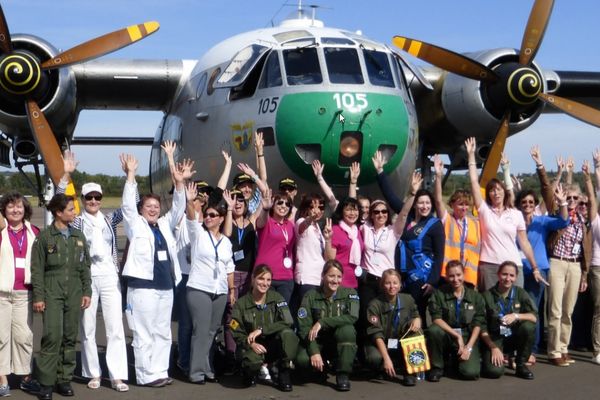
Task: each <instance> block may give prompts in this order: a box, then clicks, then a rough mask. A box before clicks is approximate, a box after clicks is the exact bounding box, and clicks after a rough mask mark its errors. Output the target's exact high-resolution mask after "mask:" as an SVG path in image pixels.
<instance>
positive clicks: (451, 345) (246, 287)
mask: <svg viewBox="0 0 600 400" xmlns="http://www.w3.org/2000/svg"><path fill="white" fill-rule="evenodd" d="M465 146H466V150H467V154H468V166H469V176H470V179H471V190H470V192H469V191H466V190H458V191H456V192H455V193H454V194H453V195H451V197H450V199H449V203H448V205H449V208H450V210H449V211H448V210H447V209H446V205H445V204H444V203H443V200H442V193H441V177H442V174H443V164H442V163H441V161H440V160H439V158H437V157H436V158H435V159H434V170H435V174H436V178H437V179H436V182H435V191H434V193H430V192H429V191H427V190H425V189H422V188H421V185H422V178H421V176H420V174H419V173H415V174H413V176H412V179H411V182H410V186H409V189H408V191H407V192H408V193H407V195H406V197H405V198H402V199H401V198H399V197H398V196H397V195H396V193H395V191H394V189H395V188H393V187H392V185H391V184H390V182H389V180H388V177H387V176H386V174H385V172H384V168H385V161H386V160H385V159H384V157H383V156H382V154H380V153H379V152H377V153H376V154H375V155H374V156H373V166H374V168H375V170H376V172H377V182H378V184H379V187H380V189H381V192H382V194H383V199H375V200H372V201H371V200H369V199H366V198H359V197H358V196H356V189H357V188H356V185H357V182H358V178H359V176H360V167H359V165H358V164H354V165H352V167H351V168H350V185H349V188H350V190H349V196H348V197H344V198H343V199H341V200H340V201H338V200H337V199H336V198H335V196H334V195H333V192H332V191H331V189H330V188H329V187H328V185H327V183H326V182H325V180H324V178H323V170H324V166H323V165H321V164H320V163H318V162H315V163H313V170H314V172H315V177H316V179H317V182H318V183H319V185H320V186H321V188H322V189H323V191H324V196H323V195H321V194H317V193H312V194H306V195H304V196H302V199H301V201H300V204H299V207H298V208H296V207H295V206H294V204H293V200H294V198H295V196H296V194H297V185H296V183H295V181H294V180H293V179H290V178H287V179H283V180H281V181H280V182H279V191H277V192H275V193H274V192H273V191H272V190H271V189H270V188H269V187H268V185H267V176H266V164H265V159H264V152H263V141H262V137H261V136H260V134H258V135H256V137H255V150H256V163H257V167H258V173H255V172H254V170H253V169H252V168H250V167H249V166H248V165H246V164H239V165H238V168H239V169H240V171H241V173H240V174H238V175H236V176H235V178H234V180H233V183H234V187H233V188H232V190H226V189H225V187H226V183H227V181H228V179H229V174H230V170H231V158H230V157H229V155H228V154H225V153H224V159H225V168H224V171H223V174H222V175H221V177H220V179H219V183H218V185H217V187H216V188H214V189H213V188H210V187H209V186H208V185H207V184H206V182H204V181H196V182H192V181H190V179H191V177H192V175H193V174H194V173H195V171H193V162H191V161H190V160H183V161H182V162H181V163H177V162H175V160H174V157H173V155H174V152H175V144H174V143H171V142H166V143H165V144H163V150H164V151H165V153H166V156H167V158H168V160H169V165H170V169H171V176H172V180H173V185H174V190H173V202H172V205H171V208H170V210H169V211H168V212H167V213H166V214H165V215H163V216H161V198H160V197H159V196H157V195H154V194H149V195H144V196H142V197H141V199H140V198H139V195H138V193H137V185H136V182H135V172H136V170H137V166H138V163H137V160H136V159H135V158H134V157H133V156H130V155H122V156H121V160H120V161H121V165H122V167H123V170H124V172H125V173H126V175H127V180H126V183H125V188H124V191H123V203H122V207H121V208H120V209H118V210H116V211H115V212H113V213H110V214H106V215H105V214H103V213H102V212H101V210H100V208H101V200H102V188H101V187H100V186H99V185H97V184H95V183H86V184H84V185H83V187H82V196H83V197H82V200H83V203H84V210H83V211H82V213H81V214H80V215H78V216H77V215H76V214H75V212H74V209H73V208H74V204H73V203H74V202H73V200H74V199H73V198H72V197H69V196H65V195H64V194H59V195H57V197H55V199H53V200H52V201H51V202H50V204H49V207H50V209H51V210H52V212H53V215H54V218H55V219H54V223H53V225H52V227H50V228H49V229H47V230H45V231H44V232H42V234H39V231H38V230H37V229H36V228H35V227H33V226H31V225H30V224H29V223H28V222H27V220H28V217H29V216H30V215H31V208H30V206H29V204H28V203H27V201H26V199H25V198H23V197H22V196H19V195H18V194H10V195H8V194H7V195H5V196H4V197H3V198H2V201H1V202H0V212H2V215H3V216H4V219H5V223H4V225H5V227H3V229H2V233H1V236H0V252H1V254H0V255H1V258H0V260H2V261H1V262H0V315H2V316H7V318H11V320H12V321H14V323H13V324H12V325H11V326H12V328H10V327H9V328H8V329H12V330H13V331H12V333H11V334H9V335H3V336H2V337H0V352H2V353H1V354H5V355H6V357H4V356H2V357H0V358H1V359H2V363H1V364H0V395H2V394H3V393H4V394H7V393H8V391H9V388H8V384H7V380H6V375H8V374H10V373H15V374H19V375H24V376H25V377H24V378H23V380H22V382H21V387H22V388H23V389H26V390H29V391H32V392H36V393H38V395H39V396H40V398H42V399H46V400H47V399H51V398H52V390H53V387H55V388H56V391H58V392H59V393H61V394H63V395H72V394H73V390H72V388H71V386H70V383H69V382H70V380H71V375H72V371H73V368H74V365H75V364H74V358H72V357H73V355H74V350H73V349H74V343H75V339H76V336H77V331H78V329H79V326H80V332H81V338H82V373H83V375H84V376H85V377H87V378H89V382H88V387H89V388H90V389H97V388H99V387H100V386H101V383H102V379H101V377H102V371H101V370H100V366H99V361H98V354H97V349H96V343H95V336H96V332H95V325H96V324H95V322H96V311H97V307H98V304H99V303H100V304H102V310H103V316H104V320H105V325H106V335H107V351H106V360H107V366H108V373H109V378H110V384H111V386H112V388H113V389H115V390H117V391H120V392H122V391H127V390H128V389H129V387H128V385H127V383H125V381H127V380H128V373H127V359H126V356H125V354H126V352H125V340H124V334H123V325H122V318H121V286H120V280H119V266H118V265H119V264H118V262H117V248H116V226H117V224H118V223H120V222H121V221H124V222H125V231H126V234H127V238H128V240H129V246H128V250H127V253H126V260H125V262H124V267H123V270H122V275H123V276H124V277H125V278H126V282H127V296H126V298H127V300H126V305H125V315H126V318H127V322H128V325H129V328H130V329H131V331H132V332H133V342H132V347H133V350H134V357H135V372H136V382H137V384H138V385H145V386H149V387H163V386H166V385H169V384H171V383H172V382H173V379H172V378H171V377H170V376H169V375H168V368H169V353H170V348H171V342H172V341H171V328H170V322H171V320H170V316H171V310H172V309H173V306H175V310H176V314H177V318H178V320H179V333H178V358H177V365H178V367H179V368H180V369H181V370H182V371H183V372H184V373H185V374H186V375H187V376H188V378H189V380H190V382H192V383H196V384H205V383H207V382H217V381H218V376H217V374H216V372H215V366H214V355H215V348H216V342H215V337H216V335H217V332H218V331H219V330H221V329H224V338H225V339H224V342H225V348H226V350H227V354H228V359H229V360H230V361H231V363H232V364H233V365H235V364H239V365H241V368H242V371H243V375H244V382H245V383H246V384H247V385H249V386H251V385H254V384H255V383H256V381H257V380H271V375H272V374H276V377H277V386H278V387H279V388H280V389H281V390H283V391H290V390H292V382H291V377H290V371H291V369H292V368H293V366H296V367H297V368H298V369H305V370H312V371H314V373H315V374H316V375H315V377H316V378H317V379H319V380H322V379H324V378H326V376H327V375H326V372H327V371H334V372H335V375H336V388H337V389H338V390H340V391H347V390H350V381H349V376H350V373H351V372H352V367H353V364H354V361H355V359H356V358H357V356H358V359H360V360H362V361H363V362H364V364H365V365H368V366H370V367H371V368H372V369H374V370H376V371H381V372H382V373H384V374H385V375H387V376H389V377H390V378H394V377H396V374H397V372H399V373H400V374H402V375H403V379H402V383H403V384H405V385H407V386H414V385H415V384H416V380H417V379H416V378H417V377H416V375H415V374H414V373H412V372H409V371H408V369H407V367H406V365H405V356H406V355H405V354H403V350H402V346H401V345H400V341H401V339H402V338H404V337H409V336H413V335H419V334H422V333H423V331H425V333H426V337H427V349H428V351H429V363H430V365H431V370H430V371H429V373H428V375H427V379H428V380H430V381H432V382H435V381H439V379H440V378H441V377H442V376H443V374H444V373H445V372H449V371H450V372H451V371H454V372H455V373H457V374H458V375H459V376H460V377H462V378H465V379H477V378H478V377H479V376H480V375H483V376H487V377H491V378H497V377H499V376H501V375H502V374H503V372H504V365H505V364H506V362H507V361H508V365H513V364H514V367H515V373H516V375H517V376H519V377H522V378H525V379H533V373H532V372H531V371H530V370H529V369H528V365H530V364H532V363H534V362H535V357H533V355H532V354H533V353H532V352H535V351H537V350H538V346H539V344H540V342H541V335H540V333H539V332H540V330H541V326H540V323H539V318H538V311H537V310H538V308H539V307H540V306H541V305H542V304H543V303H542V295H543V290H544V286H545V285H547V284H548V281H549V282H550V288H549V294H548V303H549V308H548V318H549V321H548V325H549V338H548V354H549V359H550V361H551V363H552V364H554V365H557V366H568V365H569V364H570V363H572V362H573V360H572V359H571V358H570V356H569V354H568V351H567V347H566V346H567V344H568V338H569V336H570V329H571V322H570V316H571V313H572V311H573V307H574V302H575V299H576V297H577V291H578V290H585V286H586V283H587V273H588V271H590V270H591V273H590V276H591V277H597V276H600V274H595V268H594V267H592V268H591V269H590V264H592V265H597V264H600V263H596V264H594V260H595V258H594V257H595V256H598V257H600V256H599V255H598V254H600V252H597V251H596V250H597V249H598V248H600V245H598V242H600V235H598V234H596V235H594V229H595V228H594V227H596V228H597V227H598V226H600V223H598V219H599V217H598V214H597V211H596V203H595V194H594V191H593V185H592V183H591V177H590V166H589V165H588V164H587V163H586V164H584V167H583V172H584V176H585V183H586V192H587V193H586V194H587V196H586V199H587V202H584V203H585V206H587V209H585V210H584V209H583V208H582V207H583V206H582V202H580V201H579V199H580V198H583V195H582V194H581V193H580V191H579V190H578V188H577V187H576V186H573V185H571V186H568V187H565V189H563V186H562V185H561V184H560V183H559V179H557V180H555V182H550V181H549V179H548V177H547V176H546V174H545V170H544V168H543V165H542V163H541V156H540V154H539V150H538V149H537V148H534V149H532V152H531V154H532V158H533V159H534V161H535V162H536V168H537V172H538V174H539V176H540V180H541V183H542V189H543V197H544V204H545V207H546V209H547V213H542V211H540V208H539V207H537V205H538V202H539V201H538V197H537V195H536V194H535V193H534V192H531V191H524V192H521V193H519V194H518V195H517V196H515V195H514V194H513V193H512V191H511V190H509V189H507V187H506V186H505V184H504V183H503V182H502V181H500V180H497V179H492V180H490V182H489V183H488V184H487V187H486V191H485V197H483V196H482V195H481V193H480V191H479V182H478V177H477V170H476V160H475V148H476V143H475V140H474V139H468V140H467V141H466V142H465ZM594 161H595V166H596V177H597V180H598V182H599V183H600V173H599V172H598V171H599V170H600V153H598V154H597V156H596V154H595V156H594ZM76 165H77V162H76V161H75V159H74V156H73V155H72V153H68V152H67V153H66V154H65V157H64V167H65V168H64V169H65V176H64V177H63V180H62V181H61V184H60V185H59V192H62V191H64V190H65V187H66V185H67V183H68V181H69V180H70V174H71V173H72V172H73V171H74V170H75V167H76ZM186 182H187V183H186ZM138 200H139V201H138ZM515 200H516V207H517V208H514V206H513V203H514V202H515ZM326 204H328V205H330V206H331V207H334V211H333V213H332V218H331V219H329V218H324V217H325V214H326V213H325V208H326ZM472 206H474V207H475V209H476V210H477V215H478V217H477V218H476V217H474V216H473V215H472V214H471V213H470V212H469V208H470V207H472ZM163 208H164V207H163ZM393 212H396V213H397V214H398V215H397V216H396V218H395V219H394V218H393V216H392V213H393ZM596 230H597V229H596ZM38 234H39V235H40V236H39V237H38V238H37V239H35V238H36V235H38ZM547 241H549V242H550V246H549V251H550V253H547V252H546V242H547ZM592 248H593V249H594V253H593V254H595V255H592ZM596 253H598V254H596ZM596 258H597V257H596ZM11 261H14V262H11ZM9 264H10V265H9ZM13 264H14V265H13ZM549 270H550V271H549ZM59 274H60V277H59ZM69 276H73V279H71V280H68V279H67V280H66V281H65V282H63V281H62V279H66V278H63V277H69ZM594 279H595V278H594ZM597 280H598V279H595V280H592V279H590V281H591V282H592V286H593V287H594V288H595V292H594V293H593V295H594V296H595V298H596V299H597V298H598V297H600V295H599V293H597V292H600V291H599V290H598V289H597V288H598V287H600V284H598V283H597ZM65 285H66V286H65ZM62 287H69V292H68V293H69V296H67V297H66V298H65V296H64V292H63V293H61V296H62V297H61V296H56V295H55V293H54V292H57V291H58V288H62ZM477 289H478V290H479V291H480V292H481V294H480V292H478V291H477ZM597 308H599V307H597ZM80 309H83V312H81V318H80V316H79V314H80V311H79V310H80ZM31 310H33V311H35V312H42V313H43V316H44V337H43V338H42V352H41V355H40V359H39V360H38V362H37V367H36V371H35V373H34V376H35V378H36V379H33V378H32V377H31V376H30V372H31V371H30V369H31V368H30V365H31V353H32V346H31V343H32V335H31ZM541 314H543V313H540V315H541ZM427 315H429V316H430V325H429V326H428V327H427V321H428V319H427ZM598 315H600V311H597V312H596V314H595V317H594V318H595V319H594V321H595V325H594V326H595V327H597V326H598V325H600V322H598V321H600V317H599V316H598ZM63 320H64V323H62V324H58V322H59V321H63ZM80 321H81V324H80V323H79V322H80ZM2 329H4V330H6V329H7V328H6V327H3V328H2ZM594 335H595V336H594V338H595V342H594V343H595V352H594V356H595V359H599V360H598V363H600V345H596V344H597V343H600V340H598V337H600V328H595V333H594ZM6 337H10V338H11V339H10V341H9V342H7V339H5V338H6ZM596 350H597V351H596ZM60 352H63V353H62V354H59V353H60ZM58 358H60V363H61V365H60V367H58V368H57V367H56V365H57V362H55V359H58ZM5 360H8V361H5Z"/></svg>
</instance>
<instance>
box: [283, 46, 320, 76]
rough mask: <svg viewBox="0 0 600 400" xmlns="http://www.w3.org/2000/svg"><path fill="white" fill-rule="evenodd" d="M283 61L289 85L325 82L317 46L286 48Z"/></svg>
mask: <svg viewBox="0 0 600 400" xmlns="http://www.w3.org/2000/svg"><path fill="white" fill-rule="evenodd" d="M283 62H284V65H285V71H286V75H287V83H288V85H315V84H318V83H321V82H323V76H322V74H321V68H320V67H319V57H318V55H317V49H316V48H314V47H309V48H297V49H291V50H284V51H283Z"/></svg>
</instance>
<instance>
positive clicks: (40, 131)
mask: <svg viewBox="0 0 600 400" xmlns="http://www.w3.org/2000/svg"><path fill="white" fill-rule="evenodd" d="M27 117H28V118H29V126H30V127H31V131H32V132H33V137H34V138H35V142H36V143H37V146H38V149H39V152H40V154H41V155H42V159H43V160H44V164H45V166H46V176H50V178H51V179H52V182H54V184H55V185H58V181H60V178H62V176H63V174H64V172H65V171H64V167H63V160H62V153H61V152H60V147H59V146H58V143H57V142H56V137H55V136H54V132H52V129H50V125H49V124H48V121H47V120H46V117H45V116H44V113H43V112H42V110H41V109H40V107H39V106H38V105H37V103H36V102H35V101H34V100H27Z"/></svg>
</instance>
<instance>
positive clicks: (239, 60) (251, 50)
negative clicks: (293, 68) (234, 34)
mask: <svg viewBox="0 0 600 400" xmlns="http://www.w3.org/2000/svg"><path fill="white" fill-rule="evenodd" d="M267 50H269V47H266V46H261V45H258V44H252V45H250V46H248V47H245V48H244V49H242V50H240V51H239V52H238V53H237V54H236V55H235V56H234V57H233V58H232V59H231V62H230V63H229V65H228V66H227V68H226V69H225V71H223V73H222V74H221V76H220V77H219V79H218V81H217V84H216V85H215V86H216V87H232V86H237V85H239V84H240V83H242V82H243V81H244V79H246V76H247V75H248V73H250V71H251V70H252V68H253V67H254V66H255V65H256V63H257V62H258V61H259V60H260V58H261V56H262V55H263V54H264V53H265V52H266V51H267Z"/></svg>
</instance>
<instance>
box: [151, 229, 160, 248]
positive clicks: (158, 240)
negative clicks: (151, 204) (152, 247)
mask: <svg viewBox="0 0 600 400" xmlns="http://www.w3.org/2000/svg"><path fill="white" fill-rule="evenodd" d="M150 229H151V230H152V233H153V234H154V239H156V241H157V242H158V247H162V233H160V229H159V228H158V225H154V226H153V225H150Z"/></svg>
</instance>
